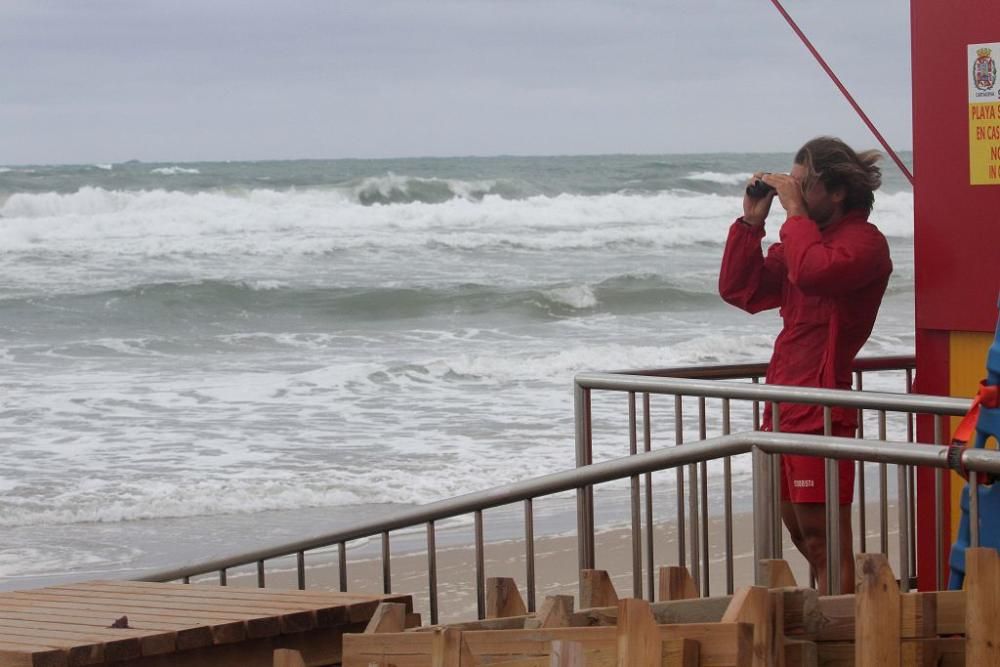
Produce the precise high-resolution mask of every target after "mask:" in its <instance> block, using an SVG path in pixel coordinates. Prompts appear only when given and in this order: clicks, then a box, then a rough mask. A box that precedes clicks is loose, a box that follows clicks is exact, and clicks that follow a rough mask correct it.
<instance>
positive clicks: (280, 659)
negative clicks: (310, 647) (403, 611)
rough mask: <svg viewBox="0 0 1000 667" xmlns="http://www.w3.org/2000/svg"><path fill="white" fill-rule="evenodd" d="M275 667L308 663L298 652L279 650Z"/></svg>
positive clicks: (295, 666)
mask: <svg viewBox="0 0 1000 667" xmlns="http://www.w3.org/2000/svg"><path fill="white" fill-rule="evenodd" d="M400 606H402V605H400ZM274 667H306V662H305V660H303V659H302V654H301V653H299V652H298V651H293V650H292V649H290V648H277V649H274Z"/></svg>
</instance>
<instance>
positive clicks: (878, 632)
mask: <svg viewBox="0 0 1000 667" xmlns="http://www.w3.org/2000/svg"><path fill="white" fill-rule="evenodd" d="M854 567H855V572H856V577H857V592H856V593H855V596H854V664H855V666H856V667H887V666H888V667H899V666H900V664H901V663H900V658H901V655H902V652H901V649H900V642H901V634H902V633H901V630H900V627H901V626H900V602H899V586H897V585H896V576H895V575H894V574H893V573H892V568H890V567H889V559H888V558H886V557H885V555H884V554H859V555H858V556H857V558H856V560H855V566H854ZM983 664H986V663H983Z"/></svg>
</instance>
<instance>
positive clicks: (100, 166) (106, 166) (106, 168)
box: [94, 163, 115, 171]
mask: <svg viewBox="0 0 1000 667" xmlns="http://www.w3.org/2000/svg"><path fill="white" fill-rule="evenodd" d="M94 166H95V167H96V168H98V169H101V170H103V171H111V170H112V169H114V168H115V167H114V165H113V164H108V163H101V164H95V165H94Z"/></svg>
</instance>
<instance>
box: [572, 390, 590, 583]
mask: <svg viewBox="0 0 1000 667" xmlns="http://www.w3.org/2000/svg"><path fill="white" fill-rule="evenodd" d="M573 408H574V412H575V421H576V467H578V468H580V467H583V466H586V465H590V463H591V462H592V453H591V442H592V434H591V420H590V390H589V389H586V388H584V387H581V386H580V385H579V384H574V386H573ZM591 491H592V489H591V487H582V488H579V489H577V490H576V534H577V537H576V539H577V554H578V558H579V569H581V570H588V569H593V567H594V555H593V543H594V533H593V527H594V516H593V512H594V507H593V504H592V498H593V496H592V495H591ZM581 585H582V582H581ZM581 593H582V589H581Z"/></svg>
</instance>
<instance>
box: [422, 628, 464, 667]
mask: <svg viewBox="0 0 1000 667" xmlns="http://www.w3.org/2000/svg"><path fill="white" fill-rule="evenodd" d="M463 658H465V660H464V662H465V664H466V665H472V664H473V662H472V657H471V656H470V655H469V649H468V647H467V646H466V645H465V642H464V641H462V632H461V631H460V630H455V629H453V628H443V629H441V630H435V631H434V632H432V633H431V667H462V662H463Z"/></svg>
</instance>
